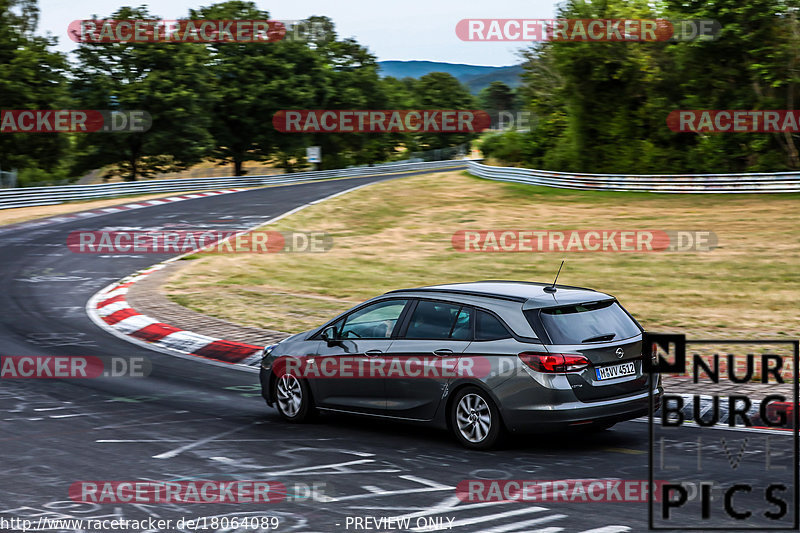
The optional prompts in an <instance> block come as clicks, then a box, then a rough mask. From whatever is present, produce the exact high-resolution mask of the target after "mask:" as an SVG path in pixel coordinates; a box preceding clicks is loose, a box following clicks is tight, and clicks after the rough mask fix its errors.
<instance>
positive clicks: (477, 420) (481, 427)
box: [450, 387, 503, 450]
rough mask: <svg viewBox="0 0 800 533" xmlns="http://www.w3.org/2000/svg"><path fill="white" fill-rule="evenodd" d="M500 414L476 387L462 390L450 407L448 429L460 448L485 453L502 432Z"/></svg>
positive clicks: (487, 396)
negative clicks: (463, 447) (483, 451)
mask: <svg viewBox="0 0 800 533" xmlns="http://www.w3.org/2000/svg"><path fill="white" fill-rule="evenodd" d="M502 425H503V423H502V421H501V420H500V412H499V411H498V410H497V407H496V406H495V405H494V402H493V401H492V399H491V398H490V397H489V395H488V394H486V393H485V392H484V391H482V390H481V389H479V388H478V387H466V388H464V389H461V390H460V391H459V392H458V393H457V394H456V397H455V398H454V400H453V404H452V406H451V408H450V427H451V428H452V430H453V433H454V434H455V436H456V439H458V441H459V442H460V443H461V445H462V446H465V447H467V448H472V449H475V450H487V449H489V448H491V447H492V446H494V445H495V444H496V443H497V441H498V439H499V437H500V432H501V429H502Z"/></svg>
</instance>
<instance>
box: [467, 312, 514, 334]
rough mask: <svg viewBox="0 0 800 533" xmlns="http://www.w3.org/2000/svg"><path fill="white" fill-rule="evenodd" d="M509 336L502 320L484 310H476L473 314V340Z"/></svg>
mask: <svg viewBox="0 0 800 533" xmlns="http://www.w3.org/2000/svg"><path fill="white" fill-rule="evenodd" d="M509 337H511V333H509V331H508V329H506V327H505V326H504V325H503V323H502V322H500V321H499V320H498V319H497V318H496V317H494V316H493V315H491V314H489V313H487V312H486V311H480V310H479V311H478V313H477V315H476V316H475V340H479V341H492V340H498V339H508V338H509Z"/></svg>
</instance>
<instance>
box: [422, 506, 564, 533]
mask: <svg viewBox="0 0 800 533" xmlns="http://www.w3.org/2000/svg"><path fill="white" fill-rule="evenodd" d="M547 510H548V509H547V508H546V507H524V508H522V509H514V510H513V511H506V512H505V513H496V514H490V515H482V516H473V517H472V518H463V519H461V520H456V521H455V522H451V523H450V524H449V526H450V529H451V530H452V528H456V527H461V526H471V525H474V524H480V523H483V522H492V521H494V520H500V519H502V518H509V517H512V516H520V515H524V514H529V513H538V512H541V511H547ZM566 516H567V515H563V514H558V515H550V516H545V517H542V518H539V519H538V522H537V523H542V522H547V521H550V520H558V519H561V518H566ZM411 531H425V528H413V529H412V530H411ZM484 533H486V532H484Z"/></svg>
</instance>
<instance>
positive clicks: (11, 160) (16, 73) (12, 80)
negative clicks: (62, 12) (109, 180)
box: [0, 0, 71, 182]
mask: <svg viewBox="0 0 800 533" xmlns="http://www.w3.org/2000/svg"><path fill="white" fill-rule="evenodd" d="M37 23H38V9H37V7H36V2H35V0H0V109H63V108H67V107H69V105H70V100H69V94H68V91H67V84H66V71H67V63H66V59H65V57H64V56H63V55H62V54H59V53H57V52H53V51H51V50H50V49H49V48H50V47H52V46H54V45H55V44H56V39H55V38H53V37H49V36H48V37H40V36H36V35H35V34H34V31H35V29H36V26H37ZM70 145H71V136H70V135H68V134H63V133H0V168H2V169H4V170H8V169H10V168H14V167H16V168H18V169H20V175H21V177H30V178H31V179H34V180H39V179H41V180H44V179H46V178H47V177H52V176H53V175H54V174H55V175H56V176H57V177H64V178H65V177H66V172H65V169H64V168H63V167H64V158H65V155H66V153H67V151H68V150H69V148H70ZM20 181H21V182H23V181H24V180H23V179H21V180H20Z"/></svg>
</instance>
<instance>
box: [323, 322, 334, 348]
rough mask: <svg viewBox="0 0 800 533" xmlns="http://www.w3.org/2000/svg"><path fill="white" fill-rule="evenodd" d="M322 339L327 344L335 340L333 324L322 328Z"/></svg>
mask: <svg viewBox="0 0 800 533" xmlns="http://www.w3.org/2000/svg"><path fill="white" fill-rule="evenodd" d="M322 340H324V341H326V342H327V343H328V345H331V344H333V343H335V342H336V328H335V327H334V326H328V327H327V328H325V329H323V330H322Z"/></svg>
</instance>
